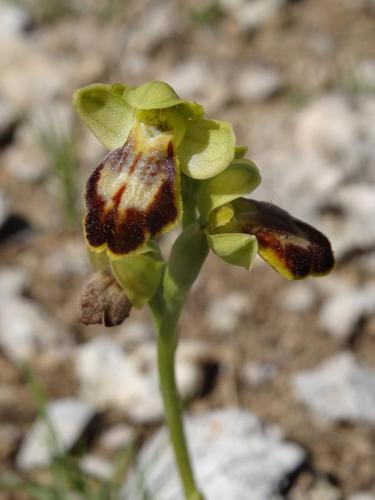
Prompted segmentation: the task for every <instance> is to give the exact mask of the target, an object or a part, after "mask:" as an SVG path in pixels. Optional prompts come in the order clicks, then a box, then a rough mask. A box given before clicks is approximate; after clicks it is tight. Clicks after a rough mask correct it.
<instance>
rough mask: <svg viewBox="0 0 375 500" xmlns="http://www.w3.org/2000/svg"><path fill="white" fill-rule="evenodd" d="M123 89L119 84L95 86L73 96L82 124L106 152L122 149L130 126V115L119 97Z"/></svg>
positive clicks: (78, 91) (82, 89)
mask: <svg viewBox="0 0 375 500" xmlns="http://www.w3.org/2000/svg"><path fill="white" fill-rule="evenodd" d="M125 89H126V87H125V86H124V85H121V84H114V85H109V84H104V83H96V84H94V85H89V86H88V87H83V88H81V89H78V90H77V91H76V92H75V93H74V95H73V105H74V107H75V108H76V110H77V112H78V114H79V115H80V117H81V119H82V121H83V122H84V123H85V125H87V127H88V128H89V129H90V130H91V132H92V133H93V134H94V135H95V136H96V137H97V138H98V139H99V141H100V142H101V143H102V144H103V145H104V146H105V147H106V148H108V149H115V148H118V147H120V146H122V145H123V144H124V142H125V141H126V139H127V137H128V135H129V132H130V129H131V126H132V122H133V114H134V112H133V110H132V109H131V108H130V107H129V105H128V104H127V103H126V102H125V100H124V98H123V97H122V95H123V93H124V90H125Z"/></svg>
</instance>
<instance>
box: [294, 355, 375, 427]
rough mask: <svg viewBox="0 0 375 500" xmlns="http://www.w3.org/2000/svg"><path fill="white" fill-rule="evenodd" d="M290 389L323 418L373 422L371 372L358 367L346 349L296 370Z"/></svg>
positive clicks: (374, 397)
mask: <svg viewBox="0 0 375 500" xmlns="http://www.w3.org/2000/svg"><path fill="white" fill-rule="evenodd" d="M293 388H294V392H295V395H296V397H297V398H298V399H299V400H300V401H302V402H303V403H305V404H306V405H307V406H308V407H309V408H310V410H311V411H312V412H313V414H314V415H316V416H317V417H318V418H320V419H322V420H323V421H328V422H336V421H349V422H353V423H358V424H360V423H364V424H375V371H374V370H370V369H368V368H365V367H363V366H361V365H360V364H359V363H358V362H357V361H356V360H355V358H354V356H353V355H352V354H350V353H349V352H342V353H340V354H337V355H335V356H333V357H332V358H329V359H327V360H325V361H324V362H323V363H322V364H321V365H319V366H318V367H317V368H315V369H313V370H310V371H305V372H301V373H298V374H297V375H295V376H294V379H293Z"/></svg>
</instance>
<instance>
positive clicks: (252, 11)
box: [220, 0, 285, 31]
mask: <svg viewBox="0 0 375 500" xmlns="http://www.w3.org/2000/svg"><path fill="white" fill-rule="evenodd" d="M220 4H221V5H222V7H223V8H224V9H225V10H226V11H228V12H230V13H231V14H232V15H233V17H234V18H235V19H236V21H237V22H238V24H239V25H240V26H241V28H243V29H244V30H246V31H253V30H256V29H258V28H262V27H263V26H264V25H265V24H267V23H268V22H269V21H270V20H271V19H272V18H273V17H275V15H276V14H277V13H278V12H279V10H280V9H281V7H283V5H284V4H285V0H252V1H251V2H248V1H246V0H221V1H220Z"/></svg>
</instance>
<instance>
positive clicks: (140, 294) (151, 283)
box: [111, 253, 164, 309]
mask: <svg viewBox="0 0 375 500" xmlns="http://www.w3.org/2000/svg"><path fill="white" fill-rule="evenodd" d="M163 268H164V262H163V261H162V260H159V258H158V256H157V255H156V254H155V253H146V254H145V253H143V254H138V255H130V256H129V257H126V258H124V259H116V260H112V261H111V269H112V273H113V275H114V277H115V278H116V280H117V281H118V283H119V284H120V285H121V286H122V287H123V288H124V289H125V291H126V294H127V295H128V297H129V299H130V300H131V302H132V303H133V305H134V306H135V307H137V308H139V309H140V308H141V307H142V306H144V304H146V303H147V302H148V301H149V300H150V299H151V297H152V296H153V295H154V293H155V291H156V289H157V287H158V285H159V283H160V280H161V277H162V274H163Z"/></svg>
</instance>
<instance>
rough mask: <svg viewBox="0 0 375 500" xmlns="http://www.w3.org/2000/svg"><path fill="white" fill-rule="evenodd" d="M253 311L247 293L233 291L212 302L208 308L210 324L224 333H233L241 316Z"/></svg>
mask: <svg viewBox="0 0 375 500" xmlns="http://www.w3.org/2000/svg"><path fill="white" fill-rule="evenodd" d="M250 311H251V304H250V303H249V298H248V295H247V294H246V293H242V292H231V293H228V294H227V295H225V296H224V297H222V298H218V299H215V300H213V301H212V302H211V304H210V305H209V307H208V310H207V313H206V314H207V320H208V322H209V324H210V326H211V327H212V328H213V329H214V330H216V331H217V332H218V333H220V334H222V335H227V334H230V333H233V331H234V330H235V328H236V327H237V325H238V323H239V321H240V319H241V316H243V315H244V314H248V313H249V312H250Z"/></svg>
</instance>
